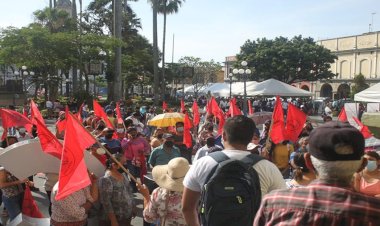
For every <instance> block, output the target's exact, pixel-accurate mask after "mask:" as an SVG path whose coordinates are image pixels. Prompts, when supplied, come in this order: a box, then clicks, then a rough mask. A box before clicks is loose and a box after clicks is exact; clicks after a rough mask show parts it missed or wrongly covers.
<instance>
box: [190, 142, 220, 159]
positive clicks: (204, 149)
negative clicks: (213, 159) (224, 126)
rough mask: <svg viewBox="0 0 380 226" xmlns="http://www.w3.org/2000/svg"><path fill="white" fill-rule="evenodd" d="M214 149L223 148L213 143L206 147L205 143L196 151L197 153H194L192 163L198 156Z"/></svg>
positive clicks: (200, 156) (202, 155)
mask: <svg viewBox="0 0 380 226" xmlns="http://www.w3.org/2000/svg"><path fill="white" fill-rule="evenodd" d="M215 149H219V150H222V149H223V148H222V147H221V146H219V145H214V146H212V147H207V144H206V145H205V146H203V147H201V148H199V150H198V151H197V153H196V154H195V156H194V159H193V164H194V163H195V162H196V161H197V160H198V159H199V158H202V157H204V156H206V155H208V153H209V152H210V150H215Z"/></svg>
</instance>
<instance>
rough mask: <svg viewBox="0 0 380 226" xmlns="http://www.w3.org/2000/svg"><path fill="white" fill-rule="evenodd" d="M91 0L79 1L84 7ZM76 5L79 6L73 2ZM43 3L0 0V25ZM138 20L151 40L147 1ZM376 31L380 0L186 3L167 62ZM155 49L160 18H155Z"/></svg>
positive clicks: (138, 6)
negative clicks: (269, 41) (258, 44)
mask: <svg viewBox="0 0 380 226" xmlns="http://www.w3.org/2000/svg"><path fill="white" fill-rule="evenodd" d="M89 2H90V0H83V4H84V5H87V4H88V3H89ZM77 4H79V3H77ZM48 5H49V1H48V0H1V1H0V9H1V13H0V27H6V26H16V27H21V26H26V25H28V24H29V23H30V22H32V20H33V16H32V13H33V12H34V11H35V10H38V9H42V8H44V7H47V6H48ZM130 5H131V7H132V8H133V9H134V11H135V12H136V14H137V15H138V17H140V18H141V22H142V26H143V29H142V30H141V33H142V34H143V35H144V36H145V37H147V38H148V39H149V40H152V10H151V8H150V5H149V4H148V3H147V0H140V1H138V2H131V1H130ZM372 13H377V14H375V15H374V16H373V30H374V31H379V30H380V1H379V0H186V2H185V3H184V4H183V6H182V8H180V10H179V12H178V14H174V15H169V16H168V17H167V39H166V40H167V41H166V43H167V44H166V46H167V48H166V51H167V54H166V61H167V62H170V61H171V58H172V37H173V34H175V44H174V62H176V61H177V60H178V59H179V58H180V57H182V56H194V57H200V58H202V60H207V61H208V60H211V59H214V60H215V61H218V62H223V61H224V59H225V57H226V56H231V55H235V54H236V53H238V52H239V50H240V46H241V45H243V44H244V42H245V41H246V40H247V39H257V38H264V37H266V38H274V37H277V36H285V37H293V36H295V35H302V36H304V37H309V36H310V37H313V38H314V39H315V40H319V39H326V38H334V37H340V36H349V35H356V34H362V33H365V32H368V30H369V26H368V25H369V24H370V23H371V20H372V15H371V14H372ZM158 20H159V25H158V26H159V27H158V28H159V30H158V32H159V47H161V46H162V41H161V40H162V16H159V18H158Z"/></svg>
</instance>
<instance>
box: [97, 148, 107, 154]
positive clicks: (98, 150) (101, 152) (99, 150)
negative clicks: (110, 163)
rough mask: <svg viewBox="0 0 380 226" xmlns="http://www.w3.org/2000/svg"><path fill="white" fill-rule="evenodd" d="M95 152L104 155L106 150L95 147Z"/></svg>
mask: <svg viewBox="0 0 380 226" xmlns="http://www.w3.org/2000/svg"><path fill="white" fill-rule="evenodd" d="M96 153H97V154H98V155H104V154H105V153H106V151H105V150H104V149H103V148H98V149H96Z"/></svg>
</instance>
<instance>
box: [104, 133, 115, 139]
mask: <svg viewBox="0 0 380 226" xmlns="http://www.w3.org/2000/svg"><path fill="white" fill-rule="evenodd" d="M112 136H113V134H107V135H105V136H104V137H105V138H106V139H111V138H112Z"/></svg>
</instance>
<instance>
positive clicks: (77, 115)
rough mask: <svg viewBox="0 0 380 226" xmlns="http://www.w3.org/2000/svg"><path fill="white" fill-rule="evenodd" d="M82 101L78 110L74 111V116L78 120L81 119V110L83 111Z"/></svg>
mask: <svg viewBox="0 0 380 226" xmlns="http://www.w3.org/2000/svg"><path fill="white" fill-rule="evenodd" d="M83 106H84V102H83V103H82V104H81V105H80V107H79V109H78V112H77V113H75V114H74V115H75V117H77V118H78V119H79V121H82V111H83Z"/></svg>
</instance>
